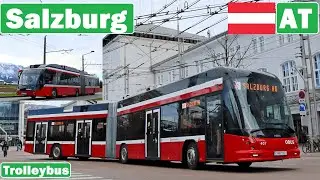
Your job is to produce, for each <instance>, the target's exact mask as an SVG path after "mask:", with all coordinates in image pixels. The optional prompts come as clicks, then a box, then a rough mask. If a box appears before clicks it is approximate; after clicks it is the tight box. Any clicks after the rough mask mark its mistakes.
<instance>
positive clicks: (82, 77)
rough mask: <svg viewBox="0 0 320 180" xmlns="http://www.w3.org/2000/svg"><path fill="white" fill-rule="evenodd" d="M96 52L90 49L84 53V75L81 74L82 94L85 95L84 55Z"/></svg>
mask: <svg viewBox="0 0 320 180" xmlns="http://www.w3.org/2000/svg"><path fill="white" fill-rule="evenodd" d="M91 53H94V51H90V52H88V53H85V54H83V55H82V73H81V74H82V75H81V95H85V94H86V93H85V79H84V56H85V55H88V54H91Z"/></svg>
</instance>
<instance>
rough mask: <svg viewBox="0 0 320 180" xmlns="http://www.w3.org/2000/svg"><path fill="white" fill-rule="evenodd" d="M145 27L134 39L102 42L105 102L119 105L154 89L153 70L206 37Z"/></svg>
mask: <svg viewBox="0 0 320 180" xmlns="http://www.w3.org/2000/svg"><path fill="white" fill-rule="evenodd" d="M177 34H178V33H177V31H176V30H174V29H169V28H165V27H157V26H155V25H143V26H139V27H138V28H136V29H135V33H134V34H132V35H108V36H106V37H105V38H104V39H103V100H109V101H117V100H121V99H123V98H125V97H127V96H132V95H134V94H136V93H138V92H141V91H145V90H146V89H147V88H152V87H154V85H155V81H156V79H155V76H154V73H153V72H152V71H151V68H150V67H151V66H152V65H153V64H156V63H158V62H161V61H163V60H164V59H167V58H169V57H171V56H173V55H175V54H178V53H179V47H180V52H182V51H184V50H186V49H187V48H188V47H190V46H192V45H195V44H196V43H198V42H199V41H202V40H203V39H206V38H205V37H202V36H198V35H194V34H189V33H181V34H180V35H179V41H178V38H177V37H178V35H177Z"/></svg>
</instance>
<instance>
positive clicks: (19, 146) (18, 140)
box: [16, 138, 22, 151]
mask: <svg viewBox="0 0 320 180" xmlns="http://www.w3.org/2000/svg"><path fill="white" fill-rule="evenodd" d="M16 143H17V151H21V149H22V142H21V140H20V139H19V138H17V142H16Z"/></svg>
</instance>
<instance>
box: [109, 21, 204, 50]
mask: <svg viewBox="0 0 320 180" xmlns="http://www.w3.org/2000/svg"><path fill="white" fill-rule="evenodd" d="M118 35H122V34H109V35H107V36H105V37H104V38H103V46H105V45H107V44H109V43H110V42H111V41H112V40H113V39H114V38H116V37H117V36H118ZM123 36H137V37H144V38H150V39H162V40H168V41H178V38H177V37H176V36H177V30H176V29H171V28H167V27H163V26H157V25H153V24H148V25H141V26H138V27H137V28H136V29H135V32H134V33H133V34H123ZM179 37H180V38H182V39H183V40H184V42H186V43H193V44H196V43H197V42H199V41H204V40H206V39H208V38H207V37H205V36H199V35H196V34H191V33H187V32H183V33H181V34H180V35H179Z"/></svg>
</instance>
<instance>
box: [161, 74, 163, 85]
mask: <svg viewBox="0 0 320 180" xmlns="http://www.w3.org/2000/svg"><path fill="white" fill-rule="evenodd" d="M160 77H161V84H163V74H161V76H160Z"/></svg>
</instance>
